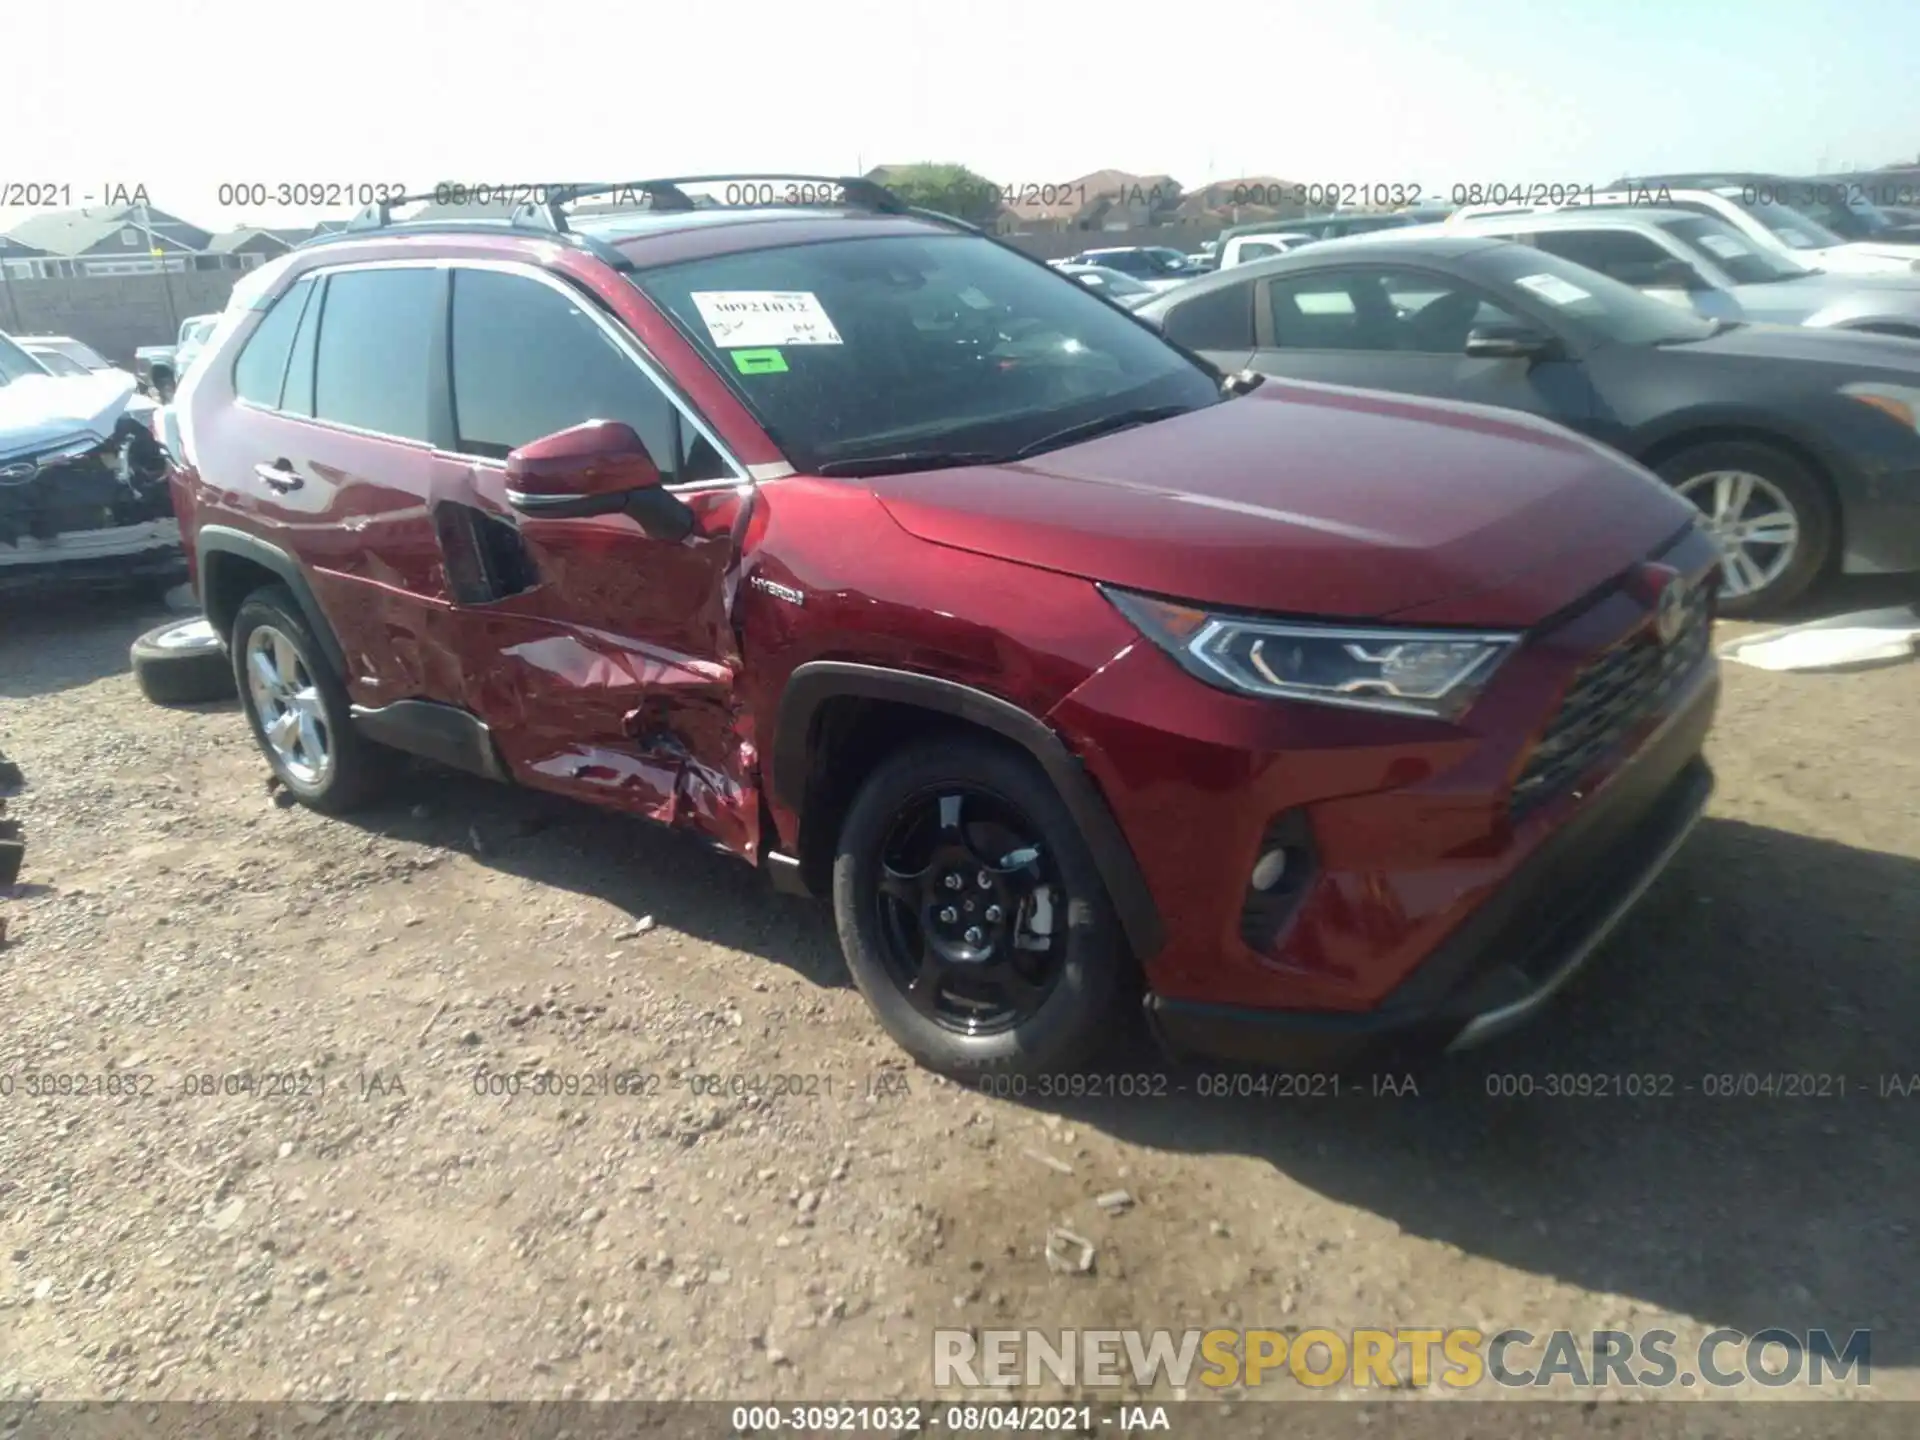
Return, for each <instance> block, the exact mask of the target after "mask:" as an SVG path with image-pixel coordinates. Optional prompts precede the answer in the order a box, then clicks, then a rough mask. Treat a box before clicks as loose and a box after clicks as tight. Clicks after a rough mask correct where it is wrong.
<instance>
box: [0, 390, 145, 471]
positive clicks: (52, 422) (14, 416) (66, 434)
mask: <svg viewBox="0 0 1920 1440" xmlns="http://www.w3.org/2000/svg"><path fill="white" fill-rule="evenodd" d="M133 395H134V382H133V377H132V376H131V375H127V374H125V373H124V372H119V371H112V370H106V371H100V372H97V373H95V374H91V375H23V376H21V377H20V378H19V379H18V380H15V381H14V382H13V383H12V384H11V385H0V455H16V454H19V453H21V452H22V451H32V450H40V449H44V448H46V447H47V446H49V445H54V444H58V443H59V442H60V441H62V440H75V439H78V438H80V437H82V436H90V437H92V438H93V439H96V440H105V439H107V438H108V437H109V436H111V435H112V434H113V429H114V426H115V425H117V424H119V423H120V417H121V415H123V414H125V413H126V410H127V403H128V401H130V400H131V399H132V398H133Z"/></svg>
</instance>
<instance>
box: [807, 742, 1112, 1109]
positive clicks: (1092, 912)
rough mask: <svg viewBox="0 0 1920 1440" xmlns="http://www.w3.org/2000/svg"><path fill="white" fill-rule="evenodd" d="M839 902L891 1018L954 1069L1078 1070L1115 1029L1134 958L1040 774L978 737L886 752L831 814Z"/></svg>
mask: <svg viewBox="0 0 1920 1440" xmlns="http://www.w3.org/2000/svg"><path fill="white" fill-rule="evenodd" d="M833 903H834V916H835V920H836V922H837V924H838V928H839V933H840V945H841V949H842V950H843V951H844V952H845V954H846V958H847V967H848V969H849V970H850V971H851V972H852V975H853V979H854V983H855V984H856V985H858V986H859V988H860V992H861V994H863V995H864V996H866V999H867V1003H868V1004H869V1005H871V1006H872V1007H873V1011H874V1013H875V1015H876V1016H878V1018H879V1020H880V1023H881V1025H882V1026H883V1027H885V1029H886V1031H887V1033H888V1034H889V1035H891V1036H892V1037H893V1039H894V1040H895V1041H896V1042H897V1043H898V1044H899V1045H900V1047H901V1048H902V1049H904V1050H906V1051H907V1052H908V1053H909V1054H911V1055H912V1056H913V1057H914V1058H915V1059H916V1060H918V1061H919V1062H920V1063H921V1064H922V1065H925V1066H926V1067H927V1068H929V1069H931V1070H935V1071H938V1072H940V1073H942V1074H947V1075H954V1076H967V1075H974V1076H978V1075H983V1074H1005V1075H1026V1076H1035V1075H1046V1074H1056V1073H1065V1072H1071V1071H1077V1070H1080V1069H1082V1068H1084V1067H1085V1066H1086V1065H1087V1064H1088V1063H1089V1062H1090V1061H1091V1060H1093V1059H1094V1058H1096V1057H1097V1056H1098V1054H1099V1053H1100V1051H1101V1050H1102V1049H1103V1048H1105V1046H1106V1044H1107V1043H1108V1042H1109V1041H1110V1040H1111V1039H1113V1038H1114V1037H1115V1036H1116V1034H1120V1033H1124V1031H1125V1027H1124V1025H1123V1024H1122V1023H1121V1017H1122V1014H1123V1007H1124V1002H1125V1001H1126V1000H1127V999H1128V998H1130V997H1131V995H1132V993H1133V991H1134V990H1135V988H1136V987H1135V984H1134V982H1133V975H1134V968H1133V965H1132V961H1131V958H1130V957H1129V956H1128V954H1127V952H1126V950H1125V947H1124V946H1123V944H1122V943H1121V940H1120V928H1119V923H1118V920H1117V918H1116V916H1115V915H1114V911H1113V905H1112V902H1111V900H1110V899H1109V898H1108V896H1107V892H1106V887H1105V884H1104V883H1103V882H1102V880H1101V878H1100V872H1099V869H1098V867H1096V866H1095V864H1094V861H1093V856H1092V854H1091V853H1090V852H1089V851H1088V849H1087V846H1086V844H1085V842H1084V841H1083V840H1082V839H1081V837H1080V833H1079V831H1078V829H1077V828H1076V827H1075V825H1074V822H1073V817H1072V816H1071V814H1070V813H1069V812H1068V810H1067V807H1066V806H1065V804H1064V803H1062V801H1061V799H1060V797H1059V795H1058V794H1057V793H1056V792H1055V790H1054V788H1053V786H1052V785H1051V784H1050V783H1049V782H1048V780H1047V778H1046V775H1045V774H1044V772H1042V771H1041V770H1040V768H1039V766H1038V765H1036V764H1035V763H1034V762H1033V761H1032V760H1031V759H1030V758H1028V757H1027V756H1025V755H1022V754H1019V753H1016V752H1014V751H1012V750H1011V749H1009V748H1007V747H1005V746H1002V745H1000V744H997V743H995V742H993V741H990V740H987V739H984V738H974V737H970V736H957V737H956V736H944V737H942V738H940V739H938V740H932V739H929V740H926V741H921V742H918V743H915V744H912V745H909V746H908V747H906V748H905V749H902V750H900V751H897V752H896V753H894V754H893V755H891V756H889V757H888V758H887V759H885V760H883V761H882V762H881V763H880V765H879V766H878V767H877V768H876V769H875V770H874V772H873V774H872V775H870V776H869V777H868V778H867V781H866V783H865V784H864V785H863V786H862V787H861V789H860V793H859V794H858V796H857V797H856V798H855V799H854V802H853V805H852V807H851V809H849V811H848V812H847V817H846V820H845V823H844V824H843V825H842V826H841V830H840V840H839V846H838V853H837V854H836V856H835V859H834V866H833Z"/></svg>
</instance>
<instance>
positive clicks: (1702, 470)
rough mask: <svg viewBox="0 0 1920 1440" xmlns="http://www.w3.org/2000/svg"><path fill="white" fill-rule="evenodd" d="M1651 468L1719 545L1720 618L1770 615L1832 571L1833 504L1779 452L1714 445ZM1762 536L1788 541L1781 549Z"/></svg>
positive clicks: (1741, 443)
mask: <svg viewBox="0 0 1920 1440" xmlns="http://www.w3.org/2000/svg"><path fill="white" fill-rule="evenodd" d="M1657 469H1658V472H1659V475H1660V478H1661V479H1663V480H1665V481H1666V482H1667V483H1668V484H1669V485H1671V486H1673V488H1674V489H1675V490H1676V491H1678V492H1679V493H1680V494H1681V496H1682V497H1683V498H1685V499H1688V500H1691V501H1692V502H1693V503H1694V505H1695V506H1696V507H1697V508H1698V509H1699V510H1700V511H1701V513H1702V515H1704V516H1705V517H1706V520H1707V523H1708V526H1709V528H1710V529H1711V530H1712V531H1713V533H1714V538H1715V540H1716V541H1717V542H1718V543H1719V544H1720V546H1721V552H1722V554H1723V556H1724V557H1725V558H1724V559H1723V560H1722V563H1721V567H1720V568H1721V574H1722V576H1723V582H1722V589H1721V594H1720V613H1721V614H1723V615H1726V616H1729V617H1732V618H1736V619H1738V618H1742V617H1746V616H1753V615H1771V614H1774V613H1776V612H1778V611H1780V610H1782V609H1785V608H1786V607H1787V606H1789V605H1791V604H1792V603H1793V602H1794V601H1796V600H1798V599H1799V598H1800V597H1801V596H1802V595H1804V594H1806V592H1807V591H1808V590H1809V589H1811V588H1812V587H1813V585H1814V584H1815V583H1816V582H1817V581H1818V580H1819V579H1820V578H1821V577H1822V576H1823V575H1824V574H1825V573H1826V571H1827V569H1828V568H1829V566H1830V565H1831V564H1832V562H1833V559H1834V552H1835V550H1836V548H1837V546H1836V541H1837V540H1838V537H1839V533H1840V527H1839V521H1838V516H1837V514H1836V512H1835V509H1834V504H1833V500H1832V499H1831V498H1830V497H1829V496H1828V494H1827V489H1826V486H1825V485H1823V484H1822V483H1821V482H1820V480H1819V478H1818V477H1817V476H1816V475H1814V473H1813V472H1812V471H1811V470H1809V469H1808V468H1807V467H1806V465H1804V464H1803V463H1802V462H1801V461H1799V460H1798V459H1796V458H1795V457H1793V456H1792V455H1789V454H1787V453H1786V452H1785V451H1783V450H1779V449H1776V448H1775V447H1774V446H1772V445H1767V444H1764V443H1762V442H1759V441H1753V440H1728V441H1716V442H1713V443H1710V444H1706V445H1695V446H1692V447H1690V448H1688V449H1686V450H1682V451H1681V452H1680V453H1678V454H1677V455H1673V456H1670V457H1668V458H1667V459H1665V460H1663V461H1661V462H1660V464H1659V466H1658V467H1657ZM1765 536H1787V537H1790V538H1789V539H1788V540H1787V541H1786V543H1784V544H1782V543H1775V542H1774V541H1772V540H1769V539H1764V538H1761V537H1765ZM1743 537H1744V538H1743Z"/></svg>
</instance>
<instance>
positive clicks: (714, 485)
mask: <svg viewBox="0 0 1920 1440" xmlns="http://www.w3.org/2000/svg"><path fill="white" fill-rule="evenodd" d="M353 270H445V271H449V272H451V271H454V270H491V271H496V272H499V273H501V274H506V275H518V276H520V277H522V278H523V279H528V280H532V281H534V282H535V283H537V284H540V285H544V286H546V287H547V288H548V289H549V290H552V291H554V292H555V293H556V294H558V295H559V296H561V298H563V299H565V300H567V301H568V302H570V303H572V304H575V305H579V306H580V307H581V309H582V311H583V312H584V313H585V314H586V315H587V317H588V318H589V319H590V320H592V321H593V323H594V324H595V325H597V326H599V327H600V330H601V332H602V333H603V334H605V335H606V336H607V337H608V338H609V339H611V340H612V341H613V342H614V344H615V345H616V346H617V347H618V348H619V349H620V351H621V353H622V354H624V355H625V356H626V357H627V359H628V360H629V361H630V362H631V363H632V364H633V366H634V367H635V368H636V369H637V370H639V371H640V373H641V374H642V375H644V376H645V377H646V379H647V381H648V382H649V383H650V384H651V385H652V386H653V388H654V389H655V390H657V391H659V392H660V394H661V395H662V396H664V397H665V399H666V401H667V403H668V404H669V405H671V406H673V408H674V409H675V410H676V411H678V412H679V414H680V417H681V419H683V420H684V421H686V423H687V424H689V425H691V426H692V427H693V429H694V430H695V431H696V432H697V433H698V434H699V435H700V436H701V437H702V438H704V439H705V440H706V442H707V443H708V444H709V445H711V446H713V448H714V451H715V453H716V454H718V455H719V456H720V458H721V460H722V461H724V462H725V463H726V465H727V467H728V468H729V469H730V470H731V471H732V472H733V473H732V475H731V476H728V477H716V478H714V479H711V480H689V481H685V482H682V483H681V484H677V485H667V486H663V487H662V488H663V489H664V490H666V491H667V493H668V494H671V495H687V494H698V493H700V492H702V491H708V490H733V489H737V488H739V487H740V486H742V485H751V484H753V483H755V482H763V481H766V480H774V479H779V478H781V477H782V476H785V475H791V474H793V473H794V469H793V467H792V466H791V465H789V464H786V463H785V462H784V461H783V462H779V463H778V464H769V465H755V466H751V467H749V466H747V465H745V464H743V463H741V461H740V459H739V457H738V456H736V455H735V454H734V453H733V450H732V449H731V447H729V446H728V445H727V443H726V442H725V441H724V440H722V439H721V438H720V437H719V435H717V434H716V433H715V432H714V429H713V427H712V426H711V425H709V424H708V423H707V421H706V419H705V418H704V417H703V416H702V415H701V414H700V412H699V411H698V410H696V409H695V408H694V406H693V403H692V402H691V401H690V400H687V399H686V398H684V397H683V396H682V395H681V394H680V393H679V390H678V389H677V387H675V386H674V385H673V383H672V381H671V380H670V379H668V378H666V375H665V370H664V368H663V367H662V366H661V365H660V364H659V362H658V361H657V360H655V359H654V358H653V356H652V355H650V354H649V353H648V352H647V349H646V347H645V346H643V345H642V344H641V343H640V341H639V338H638V337H637V336H635V335H633V334H631V333H630V332H629V331H628V330H627V328H626V327H625V326H624V325H621V324H619V323H618V322H617V321H615V320H614V319H613V318H612V317H611V316H609V315H608V314H606V312H605V311H604V310H603V309H602V308H601V307H600V306H599V305H598V304H596V303H583V302H592V301H593V300H594V299H595V297H593V296H590V295H586V294H583V293H582V292H581V291H580V290H578V289H576V288H575V287H574V286H572V285H569V284H568V283H567V282H566V281H564V280H562V279H560V278H559V277H558V276H556V275H552V274H549V273H548V272H547V271H545V270H543V269H541V267H539V266H538V265H534V264H532V263H530V262H528V261H525V260H490V259H484V258H479V257H474V258H469V257H466V256H444V255H438V256H433V257H431V258H426V257H423V258H420V259H400V260H342V261H340V262H339V263H337V264H332V265H316V266H315V267H314V268H313V269H311V270H303V271H301V272H300V276H299V277H297V278H296V279H295V281H294V284H298V283H299V281H300V280H301V279H305V278H313V279H316V280H318V279H320V278H322V277H325V276H331V275H340V274H345V273H347V272H349V271H353ZM289 288H291V287H289ZM275 303H276V304H278V303H279V302H278V301H276V302H275ZM323 318H324V317H323ZM449 324H451V317H449ZM235 358H236V359H237V358H238V356H237V354H236V357H235ZM448 378H449V381H451V379H452V377H451V375H450V376H449V377H448ZM234 403H235V404H236V405H244V406H246V407H247V408H248V409H249V410H254V411H257V412H258V413H260V414H265V415H277V416H279V417H280V418H281V419H283V420H293V421H297V422H300V423H302V424H307V425H320V426H323V427H325V428H326V429H329V430H336V431H339V432H340V433H341V434H344V435H358V436H364V437H367V438H369V439H374V440H388V441H391V442H393V443H394V444H397V445H411V446H413V447H415V448H416V449H421V450H425V451H427V452H428V453H430V454H434V455H445V456H447V457H448V458H450V459H455V460H459V461H462V462H464V463H466V464H469V465H476V466H484V467H485V468H487V469H489V470H504V469H505V468H506V462H505V461H502V460H498V459H495V458H494V457H492V456H488V455H472V454H469V453H468V452H466V451H464V450H445V449H441V448H440V447H439V446H436V445H434V444H433V443H432V442H431V441H428V440H417V439H414V438H412V437H409V436H406V435H390V434H387V433H385V432H384V431H376V430H362V429H360V428H359V427H357V426H353V425H343V424H341V423H340V422H339V421H337V420H324V419H321V418H320V417H319V416H316V415H290V414H288V413H287V412H286V411H284V410H279V409H275V408H271V407H268V406H264V405H256V404H254V403H253V402H252V401H249V400H242V399H240V397H239V396H237V395H236V396H235V397H234ZM761 472H764V473H761Z"/></svg>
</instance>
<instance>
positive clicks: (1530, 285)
mask: <svg viewBox="0 0 1920 1440" xmlns="http://www.w3.org/2000/svg"><path fill="white" fill-rule="evenodd" d="M1473 258H1474V260H1475V261H1477V262H1478V263H1479V264H1480V265H1481V266H1483V267H1484V268H1485V269H1486V271H1487V272H1488V274H1489V276H1490V277H1492V278H1494V279H1495V280H1496V281H1497V282H1498V283H1499V284H1500V287H1501V288H1502V289H1504V288H1506V287H1507V286H1513V287H1514V288H1515V289H1517V290H1519V291H1521V292H1523V293H1524V294H1525V296H1526V298H1527V299H1528V300H1530V301H1533V302H1535V303H1536V304H1540V305H1544V306H1545V307H1546V309H1547V311H1548V312H1549V313H1550V314H1552V315H1553V316H1554V317H1555V318H1556V319H1557V320H1559V321H1560V322H1561V323H1562V324H1564V325H1566V326H1567V327H1569V328H1571V329H1574V330H1577V331H1579V332H1580V333H1581V334H1583V335H1584V336H1586V338H1588V339H1589V340H1600V341H1606V342H1609V343H1612V344H1615V345H1670V344H1677V343H1682V342H1685V341H1689V340H1704V339H1706V338H1707V337H1708V336H1709V335H1711V334H1713V333H1714V325H1713V322H1711V321H1709V320H1702V319H1701V318H1700V317H1699V316H1697V315H1693V314H1690V313H1689V312H1687V311H1685V310H1682V309H1680V308H1679V307H1678V306H1675V305H1670V304H1668V303H1667V302H1666V301H1664V300H1656V299H1654V298H1653V297H1652V296H1650V295H1643V294H1641V292H1640V291H1638V290H1636V289H1634V288H1633V287H1632V286H1631V285H1622V284H1621V283H1620V282H1619V281H1618V280H1615V279H1613V278H1612V277H1610V276H1607V275H1602V274H1601V273H1600V272H1599V271H1598V270H1589V269H1588V268H1587V267H1586V266H1584V265H1576V264H1575V263H1574V262H1573V261H1571V260H1562V259H1561V258H1560V257H1559V256H1558V255H1549V254H1548V253H1547V252H1546V251H1544V250H1535V249H1533V248H1531V247H1530V246H1525V245H1502V246H1500V247H1499V248H1498V249H1494V250H1488V251H1484V252H1482V253H1481V254H1478V255H1475V256H1474V257H1473Z"/></svg>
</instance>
